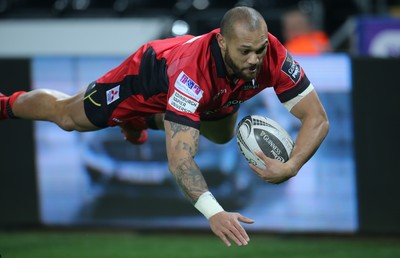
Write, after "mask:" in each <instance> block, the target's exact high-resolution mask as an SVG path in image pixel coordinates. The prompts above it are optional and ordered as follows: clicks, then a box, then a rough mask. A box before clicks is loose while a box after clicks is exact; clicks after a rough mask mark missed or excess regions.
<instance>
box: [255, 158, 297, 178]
mask: <svg viewBox="0 0 400 258" xmlns="http://www.w3.org/2000/svg"><path fill="white" fill-rule="evenodd" d="M255 154H256V155H257V156H258V157H259V158H260V159H262V161H264V163H265V166H266V168H265V169H261V168H258V167H256V166H254V165H253V164H250V168H251V169H252V170H253V171H254V172H255V173H256V174H257V175H258V176H259V177H261V178H262V179H264V180H265V181H267V182H269V183H272V184H279V183H282V182H285V181H286V180H288V179H289V178H291V177H293V176H295V175H296V172H295V171H294V170H293V169H292V168H291V167H290V166H289V165H288V164H287V163H282V162H281V161H279V160H276V159H271V158H269V157H267V156H266V155H265V154H264V153H263V152H262V151H255Z"/></svg>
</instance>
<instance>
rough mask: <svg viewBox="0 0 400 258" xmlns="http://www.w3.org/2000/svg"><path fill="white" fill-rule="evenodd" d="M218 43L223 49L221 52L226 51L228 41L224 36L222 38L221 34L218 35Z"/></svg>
mask: <svg viewBox="0 0 400 258" xmlns="http://www.w3.org/2000/svg"><path fill="white" fill-rule="evenodd" d="M217 41H218V45H219V47H220V48H221V50H223V51H225V50H226V41H225V38H224V36H222V34H221V33H217Z"/></svg>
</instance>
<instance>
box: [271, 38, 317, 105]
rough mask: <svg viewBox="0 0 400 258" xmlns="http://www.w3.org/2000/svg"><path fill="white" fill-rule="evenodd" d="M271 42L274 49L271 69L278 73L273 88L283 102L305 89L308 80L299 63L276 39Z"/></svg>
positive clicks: (308, 83) (308, 82)
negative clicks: (273, 60) (273, 64)
mask: <svg viewBox="0 0 400 258" xmlns="http://www.w3.org/2000/svg"><path fill="white" fill-rule="evenodd" d="M272 44H273V49H274V51H275V53H274V55H273V56H274V57H275V58H276V60H275V62H274V63H275V67H274V68H273V69H274V70H275V72H274V74H278V76H277V79H276V81H275V83H274V90H275V93H276V95H277V96H278V98H279V100H280V101H281V102H282V103H284V102H287V101H289V100H291V99H293V98H295V97H296V96H297V95H299V94H300V93H302V92H303V91H305V90H306V89H307V87H308V86H309V85H310V81H309V79H308V78H307V75H306V74H305V72H304V70H303V68H302V67H301V66H300V64H299V63H298V62H297V61H296V60H294V59H293V57H292V55H291V54H290V53H289V52H288V51H287V50H286V48H285V47H284V46H283V45H282V44H281V43H280V42H279V41H278V40H274V41H273V43H272Z"/></svg>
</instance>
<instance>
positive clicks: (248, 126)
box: [236, 115, 294, 169]
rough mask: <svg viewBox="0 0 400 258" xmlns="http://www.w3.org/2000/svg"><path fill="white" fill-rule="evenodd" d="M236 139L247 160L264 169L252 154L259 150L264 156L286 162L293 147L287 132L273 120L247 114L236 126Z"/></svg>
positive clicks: (258, 159) (261, 163) (261, 162)
mask: <svg viewBox="0 0 400 258" xmlns="http://www.w3.org/2000/svg"><path fill="white" fill-rule="evenodd" d="M236 141H237V143H238V145H239V149H240V151H241V152H242V154H243V156H244V157H245V158H246V160H247V162H249V163H251V164H254V165H255V166H257V167H259V168H261V169H265V168H266V166H265V163H264V162H263V161H262V160H261V159H260V158H259V157H258V156H257V155H255V154H254V151H255V150H261V151H262V152H263V153H264V154H265V155H266V156H268V157H270V158H273V159H277V160H280V161H282V162H286V161H287V160H288V159H289V157H290V154H291V153H292V150H293V147H294V141H293V139H292V137H291V136H290V135H289V134H288V132H287V131H286V130H285V129H284V128H283V127H282V126H280V125H279V124H278V123H277V122H275V121H274V120H272V119H270V118H268V117H264V116H259V115H249V116H246V117H244V118H243V119H242V120H241V121H240V122H239V124H238V126H237V128H236Z"/></svg>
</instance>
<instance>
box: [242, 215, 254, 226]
mask: <svg viewBox="0 0 400 258" xmlns="http://www.w3.org/2000/svg"><path fill="white" fill-rule="evenodd" d="M238 220H239V221H240V222H244V223H247V224H253V223H254V220H252V219H250V218H248V217H245V216H243V215H239V217H238Z"/></svg>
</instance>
